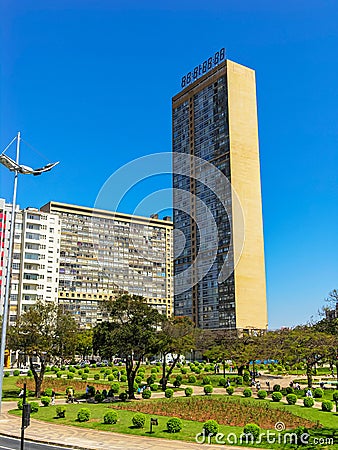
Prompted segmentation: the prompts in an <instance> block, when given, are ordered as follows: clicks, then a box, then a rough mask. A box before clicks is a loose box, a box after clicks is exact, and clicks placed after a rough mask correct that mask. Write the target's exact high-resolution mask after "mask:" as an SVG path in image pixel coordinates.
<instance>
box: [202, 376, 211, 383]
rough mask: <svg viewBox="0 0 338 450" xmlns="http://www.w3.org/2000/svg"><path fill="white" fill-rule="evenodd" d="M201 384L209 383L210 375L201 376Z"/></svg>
mask: <svg viewBox="0 0 338 450" xmlns="http://www.w3.org/2000/svg"><path fill="white" fill-rule="evenodd" d="M202 384H204V385H205V384H211V379H210V377H208V376H206V377H203V379H202Z"/></svg>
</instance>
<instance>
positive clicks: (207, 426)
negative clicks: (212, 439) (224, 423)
mask: <svg viewBox="0 0 338 450" xmlns="http://www.w3.org/2000/svg"><path fill="white" fill-rule="evenodd" d="M203 429H204V431H205V434H206V435H207V436H213V435H215V434H217V433H218V430H219V425H218V423H217V422H216V420H213V419H210V420H207V421H206V422H204V424H203Z"/></svg>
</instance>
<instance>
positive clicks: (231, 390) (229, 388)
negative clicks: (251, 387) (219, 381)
mask: <svg viewBox="0 0 338 450" xmlns="http://www.w3.org/2000/svg"><path fill="white" fill-rule="evenodd" d="M226 391H227V393H228V394H229V395H232V394H233V393H234V392H235V389H234V388H233V387H232V386H228V387H227V388H226Z"/></svg>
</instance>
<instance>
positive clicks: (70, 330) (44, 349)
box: [8, 301, 77, 397]
mask: <svg viewBox="0 0 338 450" xmlns="http://www.w3.org/2000/svg"><path fill="white" fill-rule="evenodd" d="M76 333H77V325H76V322H75V320H74V319H73V318H72V317H71V316H70V315H69V313H64V312H62V310H61V309H60V307H58V306H57V305H55V304H53V303H43V302H41V301H39V302H37V303H36V304H35V305H34V306H32V307H31V308H30V309H29V310H28V311H26V312H24V313H23V314H22V315H21V316H20V317H19V318H18V320H17V323H16V326H11V327H9V330H8V343H9V348H11V349H12V350H19V351H20V352H21V353H23V354H25V355H26V356H28V358H29V364H30V369H31V371H32V372H33V376H34V381H35V396H36V397H40V394H41V386H42V382H43V378H44V375H45V371H46V366H47V364H48V363H49V362H50V361H51V359H52V358H53V356H60V355H61V357H62V358H64V357H66V356H71V355H72V352H73V349H72V342H74V339H75V336H76ZM34 357H38V358H39V360H40V365H41V370H40V371H38V370H36V368H35V367H34V364H33V358H34Z"/></svg>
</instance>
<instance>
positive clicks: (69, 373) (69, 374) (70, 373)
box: [67, 372, 74, 380]
mask: <svg viewBox="0 0 338 450" xmlns="http://www.w3.org/2000/svg"><path fill="white" fill-rule="evenodd" d="M73 378H74V374H73V373H72V372H68V373H67V380H72V379H73Z"/></svg>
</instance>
